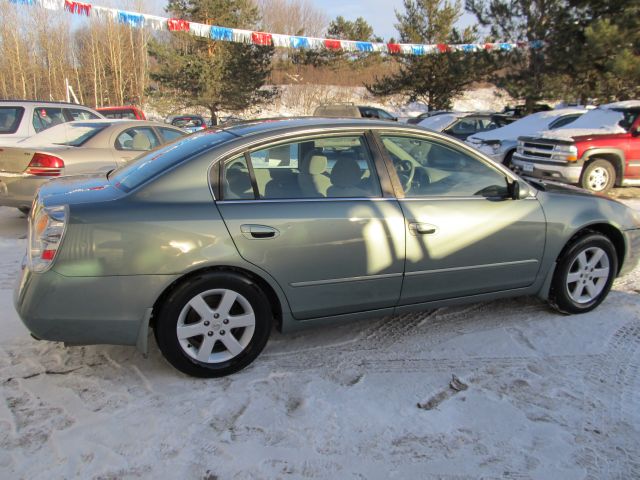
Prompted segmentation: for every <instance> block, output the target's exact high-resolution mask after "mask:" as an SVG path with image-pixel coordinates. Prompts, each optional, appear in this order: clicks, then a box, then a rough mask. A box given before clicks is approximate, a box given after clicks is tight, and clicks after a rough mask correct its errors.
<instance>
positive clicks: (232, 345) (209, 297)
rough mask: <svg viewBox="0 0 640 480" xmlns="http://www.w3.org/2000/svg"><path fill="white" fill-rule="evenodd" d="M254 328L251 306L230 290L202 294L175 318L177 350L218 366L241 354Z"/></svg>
mask: <svg viewBox="0 0 640 480" xmlns="http://www.w3.org/2000/svg"><path fill="white" fill-rule="evenodd" d="M255 326H256V316H255V312H254V311H253V308H252V307H251V303H249V301H248V300H247V299H246V298H245V297H244V296H243V295H241V294H240V293H238V292H236V291H233V290H229V289H214V290H207V291H205V292H202V293H200V294H198V295H196V296H194V297H193V298H191V300H189V301H188V302H187V303H186V304H185V306H184V308H183V309H182V311H181V312H180V315H179V317H178V322H177V324H176V334H177V337H178V342H179V344H180V347H181V348H182V350H183V351H184V353H186V354H187V355H188V356H189V357H191V358H193V359H194V360H197V361H199V362H202V363H209V364H211V363H221V362H226V361H228V360H231V359H232V358H234V357H237V356H238V355H239V354H240V353H242V352H243V351H244V350H245V348H246V347H247V345H249V342H251V339H252V338H253V334H254V331H255Z"/></svg>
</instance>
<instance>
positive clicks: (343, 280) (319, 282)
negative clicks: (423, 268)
mask: <svg viewBox="0 0 640 480" xmlns="http://www.w3.org/2000/svg"><path fill="white" fill-rule="evenodd" d="M395 277H402V273H382V274H380V275H364V276H360V277H346V278H330V279H328V280H312V281H309V282H294V283H290V284H289V285H290V286H292V287H293V288H298V287H314V286H317V285H331V284H334V283H348V282H362V281H366V280H380V279H383V278H395Z"/></svg>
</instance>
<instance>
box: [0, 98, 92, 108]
mask: <svg viewBox="0 0 640 480" xmlns="http://www.w3.org/2000/svg"><path fill="white" fill-rule="evenodd" d="M35 103H37V104H38V105H58V106H59V105H62V106H66V107H82V108H88V109H89V110H93V108H91V107H87V106H86V105H80V104H78V103H73V102H52V101H41V100H0V105H2V106H4V105H19V104H28V105H31V104H35Z"/></svg>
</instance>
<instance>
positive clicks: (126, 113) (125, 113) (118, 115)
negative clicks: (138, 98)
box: [98, 109, 138, 120]
mask: <svg viewBox="0 0 640 480" xmlns="http://www.w3.org/2000/svg"><path fill="white" fill-rule="evenodd" d="M98 111H99V112H100V113H101V114H102V116H103V117H107V118H113V119H123V118H125V119H128V120H137V119H138V117H137V116H136V112H134V111H133V110H130V109H129V110H106V111H105V110H98Z"/></svg>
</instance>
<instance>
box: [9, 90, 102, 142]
mask: <svg viewBox="0 0 640 480" xmlns="http://www.w3.org/2000/svg"><path fill="white" fill-rule="evenodd" d="M95 118H104V117H103V116H102V115H100V114H99V113H97V112H95V111H94V110H91V109H90V108H88V107H85V106H82V105H77V104H75V103H63V102H40V101H32V100H0V146H3V145H13V144H14V143H16V142H19V141H20V140H23V139H25V138H29V137H31V136H33V135H35V134H36V133H39V132H41V131H43V130H46V129H47V128H51V127H53V126H55V125H58V124H60V123H65V122H72V121H74V120H90V119H95Z"/></svg>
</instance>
